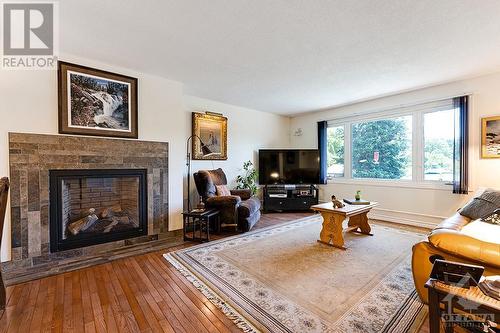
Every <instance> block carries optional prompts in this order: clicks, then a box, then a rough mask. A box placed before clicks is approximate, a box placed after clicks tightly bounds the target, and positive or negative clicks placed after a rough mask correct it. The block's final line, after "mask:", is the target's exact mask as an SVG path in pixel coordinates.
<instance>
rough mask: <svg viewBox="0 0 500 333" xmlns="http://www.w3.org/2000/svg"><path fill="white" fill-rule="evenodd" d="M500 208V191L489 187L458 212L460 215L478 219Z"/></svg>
mask: <svg viewBox="0 0 500 333" xmlns="http://www.w3.org/2000/svg"><path fill="white" fill-rule="evenodd" d="M498 208H500V191H495V190H491V189H487V190H485V191H484V192H483V193H482V194H481V195H480V196H478V197H476V198H474V199H472V200H471V201H469V202H468V203H467V204H466V205H465V207H463V208H462V209H460V210H459V211H458V212H459V213H460V215H463V216H465V217H468V218H470V219H472V220H477V219H480V218H483V217H486V216H488V215H491V214H492V213H493V212H494V211H495V209H498Z"/></svg>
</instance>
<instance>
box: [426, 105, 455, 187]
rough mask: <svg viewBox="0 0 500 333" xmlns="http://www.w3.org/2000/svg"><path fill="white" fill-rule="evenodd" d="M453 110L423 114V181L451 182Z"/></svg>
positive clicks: (453, 136) (453, 134)
mask: <svg viewBox="0 0 500 333" xmlns="http://www.w3.org/2000/svg"><path fill="white" fill-rule="evenodd" d="M454 119H455V112H454V110H453V109H450V110H444V111H437V112H429V113H426V114H424V180H439V181H445V182H451V181H452V180H453V141H454V138H455V133H454V127H455V126H454Z"/></svg>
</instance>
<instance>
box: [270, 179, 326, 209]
mask: <svg viewBox="0 0 500 333" xmlns="http://www.w3.org/2000/svg"><path fill="white" fill-rule="evenodd" d="M317 204H318V189H317V188H316V186H315V185H310V184H309V185H306V184H301V185H266V186H265V187H264V211H266V212H269V211H279V212H284V211H308V210H310V208H311V206H313V205H317Z"/></svg>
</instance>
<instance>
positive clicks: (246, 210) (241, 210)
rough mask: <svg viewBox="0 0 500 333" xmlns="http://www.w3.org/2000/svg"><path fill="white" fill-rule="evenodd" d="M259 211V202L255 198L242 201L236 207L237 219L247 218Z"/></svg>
mask: <svg viewBox="0 0 500 333" xmlns="http://www.w3.org/2000/svg"><path fill="white" fill-rule="evenodd" d="M258 210H260V200H259V199H257V198H256V197H251V198H250V199H248V200H245V201H242V202H241V203H240V206H239V207H238V216H239V218H247V217H249V216H251V215H253V214H254V213H255V212H257V211H258Z"/></svg>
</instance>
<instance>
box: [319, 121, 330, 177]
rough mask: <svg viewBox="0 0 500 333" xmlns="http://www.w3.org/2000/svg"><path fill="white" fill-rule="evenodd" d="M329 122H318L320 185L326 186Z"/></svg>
mask: <svg viewBox="0 0 500 333" xmlns="http://www.w3.org/2000/svg"><path fill="white" fill-rule="evenodd" d="M327 128H328V122H326V121H318V149H319V183H320V184H326V171H327V170H326V169H327V155H326V149H327V142H326V141H327V136H326V131H327Z"/></svg>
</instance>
